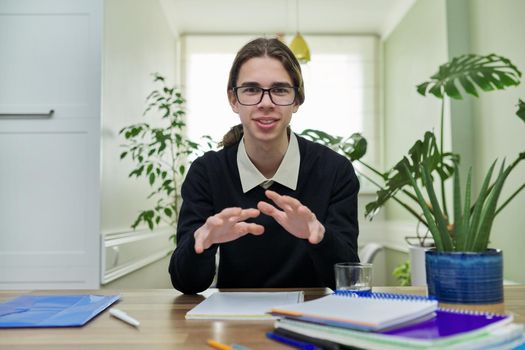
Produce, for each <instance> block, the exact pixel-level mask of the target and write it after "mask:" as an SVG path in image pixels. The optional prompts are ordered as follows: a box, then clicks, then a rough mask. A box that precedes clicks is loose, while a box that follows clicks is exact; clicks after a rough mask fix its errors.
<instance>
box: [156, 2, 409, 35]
mask: <svg viewBox="0 0 525 350" xmlns="http://www.w3.org/2000/svg"><path fill="white" fill-rule="evenodd" d="M415 1H416V0H257V1H255V0H160V2H161V4H162V7H163V9H164V11H165V13H166V16H167V18H168V21H169V24H170V26H171V28H172V30H173V31H174V33H176V34H214V33H217V34H275V33H278V32H282V33H294V32H296V30H297V28H298V29H299V31H301V32H302V33H303V34H376V35H379V36H381V37H385V36H387V35H388V34H389V33H390V31H391V30H392V29H393V28H394V27H395V26H396V24H397V23H398V22H399V21H400V19H401V18H402V17H403V16H404V14H405V13H406V12H407V11H408V9H410V7H411V6H412V5H413V4H414V2H415Z"/></svg>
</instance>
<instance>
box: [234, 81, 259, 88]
mask: <svg viewBox="0 0 525 350" xmlns="http://www.w3.org/2000/svg"><path fill="white" fill-rule="evenodd" d="M239 86H257V87H260V86H261V84H259V83H258V82H256V81H245V82H244V83H242V84H241V85H239Z"/></svg>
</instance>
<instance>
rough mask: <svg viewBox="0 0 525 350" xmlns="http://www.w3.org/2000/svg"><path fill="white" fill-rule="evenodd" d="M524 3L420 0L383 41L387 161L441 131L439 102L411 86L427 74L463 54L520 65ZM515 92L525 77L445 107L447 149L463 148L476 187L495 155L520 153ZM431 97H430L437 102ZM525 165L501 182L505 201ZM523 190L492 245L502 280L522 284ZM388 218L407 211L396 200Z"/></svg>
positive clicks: (500, 221)
mask: <svg viewBox="0 0 525 350" xmlns="http://www.w3.org/2000/svg"><path fill="white" fill-rule="evenodd" d="M523 13H525V1H522V0H448V1H447V0H417V1H416V3H415V4H414V6H413V7H412V8H411V9H410V11H409V12H408V13H407V15H406V16H405V17H404V18H403V20H402V21H401V22H400V23H399V25H398V26H397V27H396V29H395V30H394V31H393V32H392V33H391V35H390V36H389V37H387V38H386V39H385V40H384V42H383V53H384V57H383V62H384V65H383V66H384V67H385V68H384V75H383V77H384V86H385V91H384V101H383V103H384V108H383V109H384V111H385V113H384V123H383V128H384V130H383V134H384V135H385V140H384V144H385V150H384V161H385V166H386V167H391V166H392V165H394V163H395V162H397V161H398V160H399V159H400V158H401V156H402V155H404V154H405V153H406V152H407V150H408V148H409V147H410V146H411V145H412V144H413V142H414V141H415V140H416V139H418V138H420V137H421V136H422V135H423V132H424V131H426V130H430V129H431V128H432V127H435V128H436V131H437V130H438V129H437V128H438V120H439V112H440V111H439V101H438V100H437V99H432V98H428V97H427V98H423V97H421V96H419V95H418V94H417V93H416V91H415V88H414V86H415V85H416V84H418V83H420V82H422V81H424V80H426V79H428V77H430V76H431V75H432V74H433V73H435V72H436V71H437V68H438V66H439V65H440V64H442V63H444V62H446V61H448V59H449V58H450V57H453V56H456V55H458V54H461V53H465V52H472V53H479V54H488V53H497V54H499V55H502V56H505V57H507V58H509V59H511V60H512V61H513V62H514V64H516V65H517V66H518V68H520V69H521V70H522V71H524V70H525V46H524V45H523V44H522V42H523V36H524V34H525V21H523V19H522V17H523ZM518 98H521V99H523V100H525V83H524V84H522V85H521V86H520V87H518V88H512V89H508V90H506V91H499V92H491V93H484V94H482V95H481V97H480V98H479V99H474V98H468V99H467V100H466V101H462V102H461V103H459V104H457V103H453V104H452V105H451V106H450V113H451V115H452V118H451V119H452V122H451V123H450V121H449V120H447V122H446V136H445V140H446V142H445V148H446V149H450V146H447V144H448V145H453V149H454V151H457V152H461V153H462V154H463V155H464V157H463V158H462V166H463V167H467V166H470V165H472V166H473V174H474V184H475V188H477V187H479V184H480V183H481V181H482V179H483V177H484V175H485V173H486V170H487V168H488V167H489V165H490V164H491V163H492V162H493V161H494V160H495V159H496V158H498V159H503V158H506V159H507V161H508V162H509V161H511V160H513V159H514V158H515V156H516V155H517V153H519V152H522V151H525V125H524V123H523V122H522V121H520V120H519V119H518V118H517V117H516V116H515V111H516V104H517V102H518ZM434 100H435V101H434ZM524 179H525V164H522V166H521V167H520V168H519V169H518V171H516V172H515V174H514V175H513V176H512V177H511V178H510V179H509V181H508V182H507V184H506V187H505V188H504V193H503V195H502V199H505V198H506V197H507V196H508V195H509V194H510V193H512V190H513V189H516V188H517V187H518V186H520V185H521V184H523V182H524ZM524 207H525V191H523V192H522V193H521V196H520V197H518V198H516V199H515V200H514V201H513V202H512V203H511V204H510V205H509V206H508V207H507V208H506V209H505V211H504V212H502V213H501V214H500V215H499V216H498V218H497V219H496V221H495V223H494V226H493V234H492V237H491V241H492V246H493V247H496V248H500V249H502V250H503V252H504V259H505V260H504V263H505V267H504V269H505V278H506V279H508V280H513V281H516V282H520V283H525V269H523V268H521V265H522V263H521V253H522V251H523V249H524V248H525V234H523V232H522V231H523V230H524V229H523V228H524V227H525V215H523V208H524ZM386 216H387V218H388V219H396V220H397V219H406V218H408V215H407V214H406V213H405V211H404V210H403V209H402V208H400V207H398V206H397V205H396V204H395V203H394V204H391V205H389V206H388V207H387V209H386Z"/></svg>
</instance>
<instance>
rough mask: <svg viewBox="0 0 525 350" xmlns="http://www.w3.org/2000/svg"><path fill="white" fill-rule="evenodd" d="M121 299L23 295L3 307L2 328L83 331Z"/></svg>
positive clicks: (86, 295) (99, 296)
mask: <svg viewBox="0 0 525 350" xmlns="http://www.w3.org/2000/svg"><path fill="white" fill-rule="evenodd" d="M119 298H120V296H119V295H89V294H82V295H22V296H20V297H18V298H15V299H13V300H11V301H8V302H5V303H2V304H0V328H25V327H27V328H33V327H80V326H83V325H85V324H86V323H87V322H88V321H89V320H91V319H92V318H93V317H95V316H96V315H98V314H99V313H100V312H102V311H103V310H104V309H106V308H107V307H108V306H110V305H111V304H113V303H114V302H115V301H117V300H118V299H119Z"/></svg>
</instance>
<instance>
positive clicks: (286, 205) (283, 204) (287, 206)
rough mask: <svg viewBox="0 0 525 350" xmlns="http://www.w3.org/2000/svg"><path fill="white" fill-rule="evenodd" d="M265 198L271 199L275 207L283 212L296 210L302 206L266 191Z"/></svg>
mask: <svg viewBox="0 0 525 350" xmlns="http://www.w3.org/2000/svg"><path fill="white" fill-rule="evenodd" d="M265 194H266V197H268V198H269V199H271V200H272V201H273V202H274V203H275V204H277V206H278V207H279V208H281V209H283V210H284V211H292V210H297V209H298V208H299V207H300V206H302V204H301V202H299V201H298V200H297V199H295V198H293V197H290V196H281V195H280V194H278V193H277V192H274V191H270V190H266V192H265Z"/></svg>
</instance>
